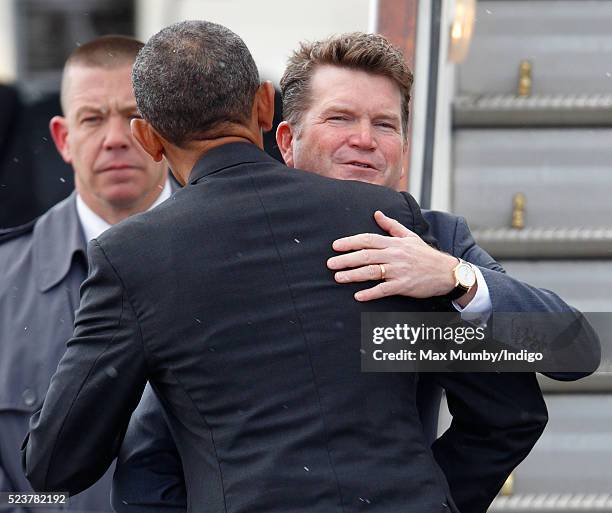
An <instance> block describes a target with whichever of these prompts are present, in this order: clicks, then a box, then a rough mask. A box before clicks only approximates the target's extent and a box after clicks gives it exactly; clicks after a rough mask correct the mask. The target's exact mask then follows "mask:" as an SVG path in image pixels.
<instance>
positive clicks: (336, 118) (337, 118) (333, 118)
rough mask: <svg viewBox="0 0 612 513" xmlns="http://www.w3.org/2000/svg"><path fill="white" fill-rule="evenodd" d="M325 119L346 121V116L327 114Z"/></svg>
mask: <svg viewBox="0 0 612 513" xmlns="http://www.w3.org/2000/svg"><path fill="white" fill-rule="evenodd" d="M327 121H348V116H329V117H328V118H327Z"/></svg>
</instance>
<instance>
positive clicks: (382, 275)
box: [378, 264, 387, 281]
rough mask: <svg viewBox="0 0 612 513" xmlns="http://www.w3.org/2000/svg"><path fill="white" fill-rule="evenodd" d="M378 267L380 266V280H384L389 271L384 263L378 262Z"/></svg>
mask: <svg viewBox="0 0 612 513" xmlns="http://www.w3.org/2000/svg"><path fill="white" fill-rule="evenodd" d="M378 267H380V281H384V280H385V276H386V274H387V272H386V271H385V266H384V265H382V264H378Z"/></svg>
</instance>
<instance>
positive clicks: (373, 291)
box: [355, 281, 395, 301]
mask: <svg viewBox="0 0 612 513" xmlns="http://www.w3.org/2000/svg"><path fill="white" fill-rule="evenodd" d="M393 294H395V292H394V291H393V288H392V285H391V284H390V283H389V282H386V281H383V282H382V283H379V284H378V285H376V286H375V287H372V288H369V289H364V290H360V291H359V292H356V293H355V299H356V300H357V301H372V300H373V299H380V298H381V297H387V296H392V295H393Z"/></svg>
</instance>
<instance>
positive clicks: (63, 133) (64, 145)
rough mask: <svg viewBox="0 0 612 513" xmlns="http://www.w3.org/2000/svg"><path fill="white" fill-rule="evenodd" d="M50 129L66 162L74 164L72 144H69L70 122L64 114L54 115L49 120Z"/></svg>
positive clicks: (56, 145)
mask: <svg viewBox="0 0 612 513" xmlns="http://www.w3.org/2000/svg"><path fill="white" fill-rule="evenodd" d="M49 131H50V132H51V138H52V139H53V142H54V143H55V147H56V148H57V151H58V152H59V154H60V155H61V156H62V158H63V159H64V162H66V164H72V156H71V154H70V146H69V144H68V123H67V121H66V118H65V117H63V116H53V117H52V118H51V121H49Z"/></svg>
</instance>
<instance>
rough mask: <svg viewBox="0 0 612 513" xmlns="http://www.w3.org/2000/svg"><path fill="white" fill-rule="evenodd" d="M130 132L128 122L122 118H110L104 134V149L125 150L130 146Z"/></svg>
mask: <svg viewBox="0 0 612 513" xmlns="http://www.w3.org/2000/svg"><path fill="white" fill-rule="evenodd" d="M131 137H132V132H131V131H130V124H129V122H128V121H127V120H126V119H125V118H123V117H122V116H110V117H109V119H108V123H107V125H106V133H105V134H104V149H106V150H116V149H121V148H127V147H129V146H130V144H131Z"/></svg>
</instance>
